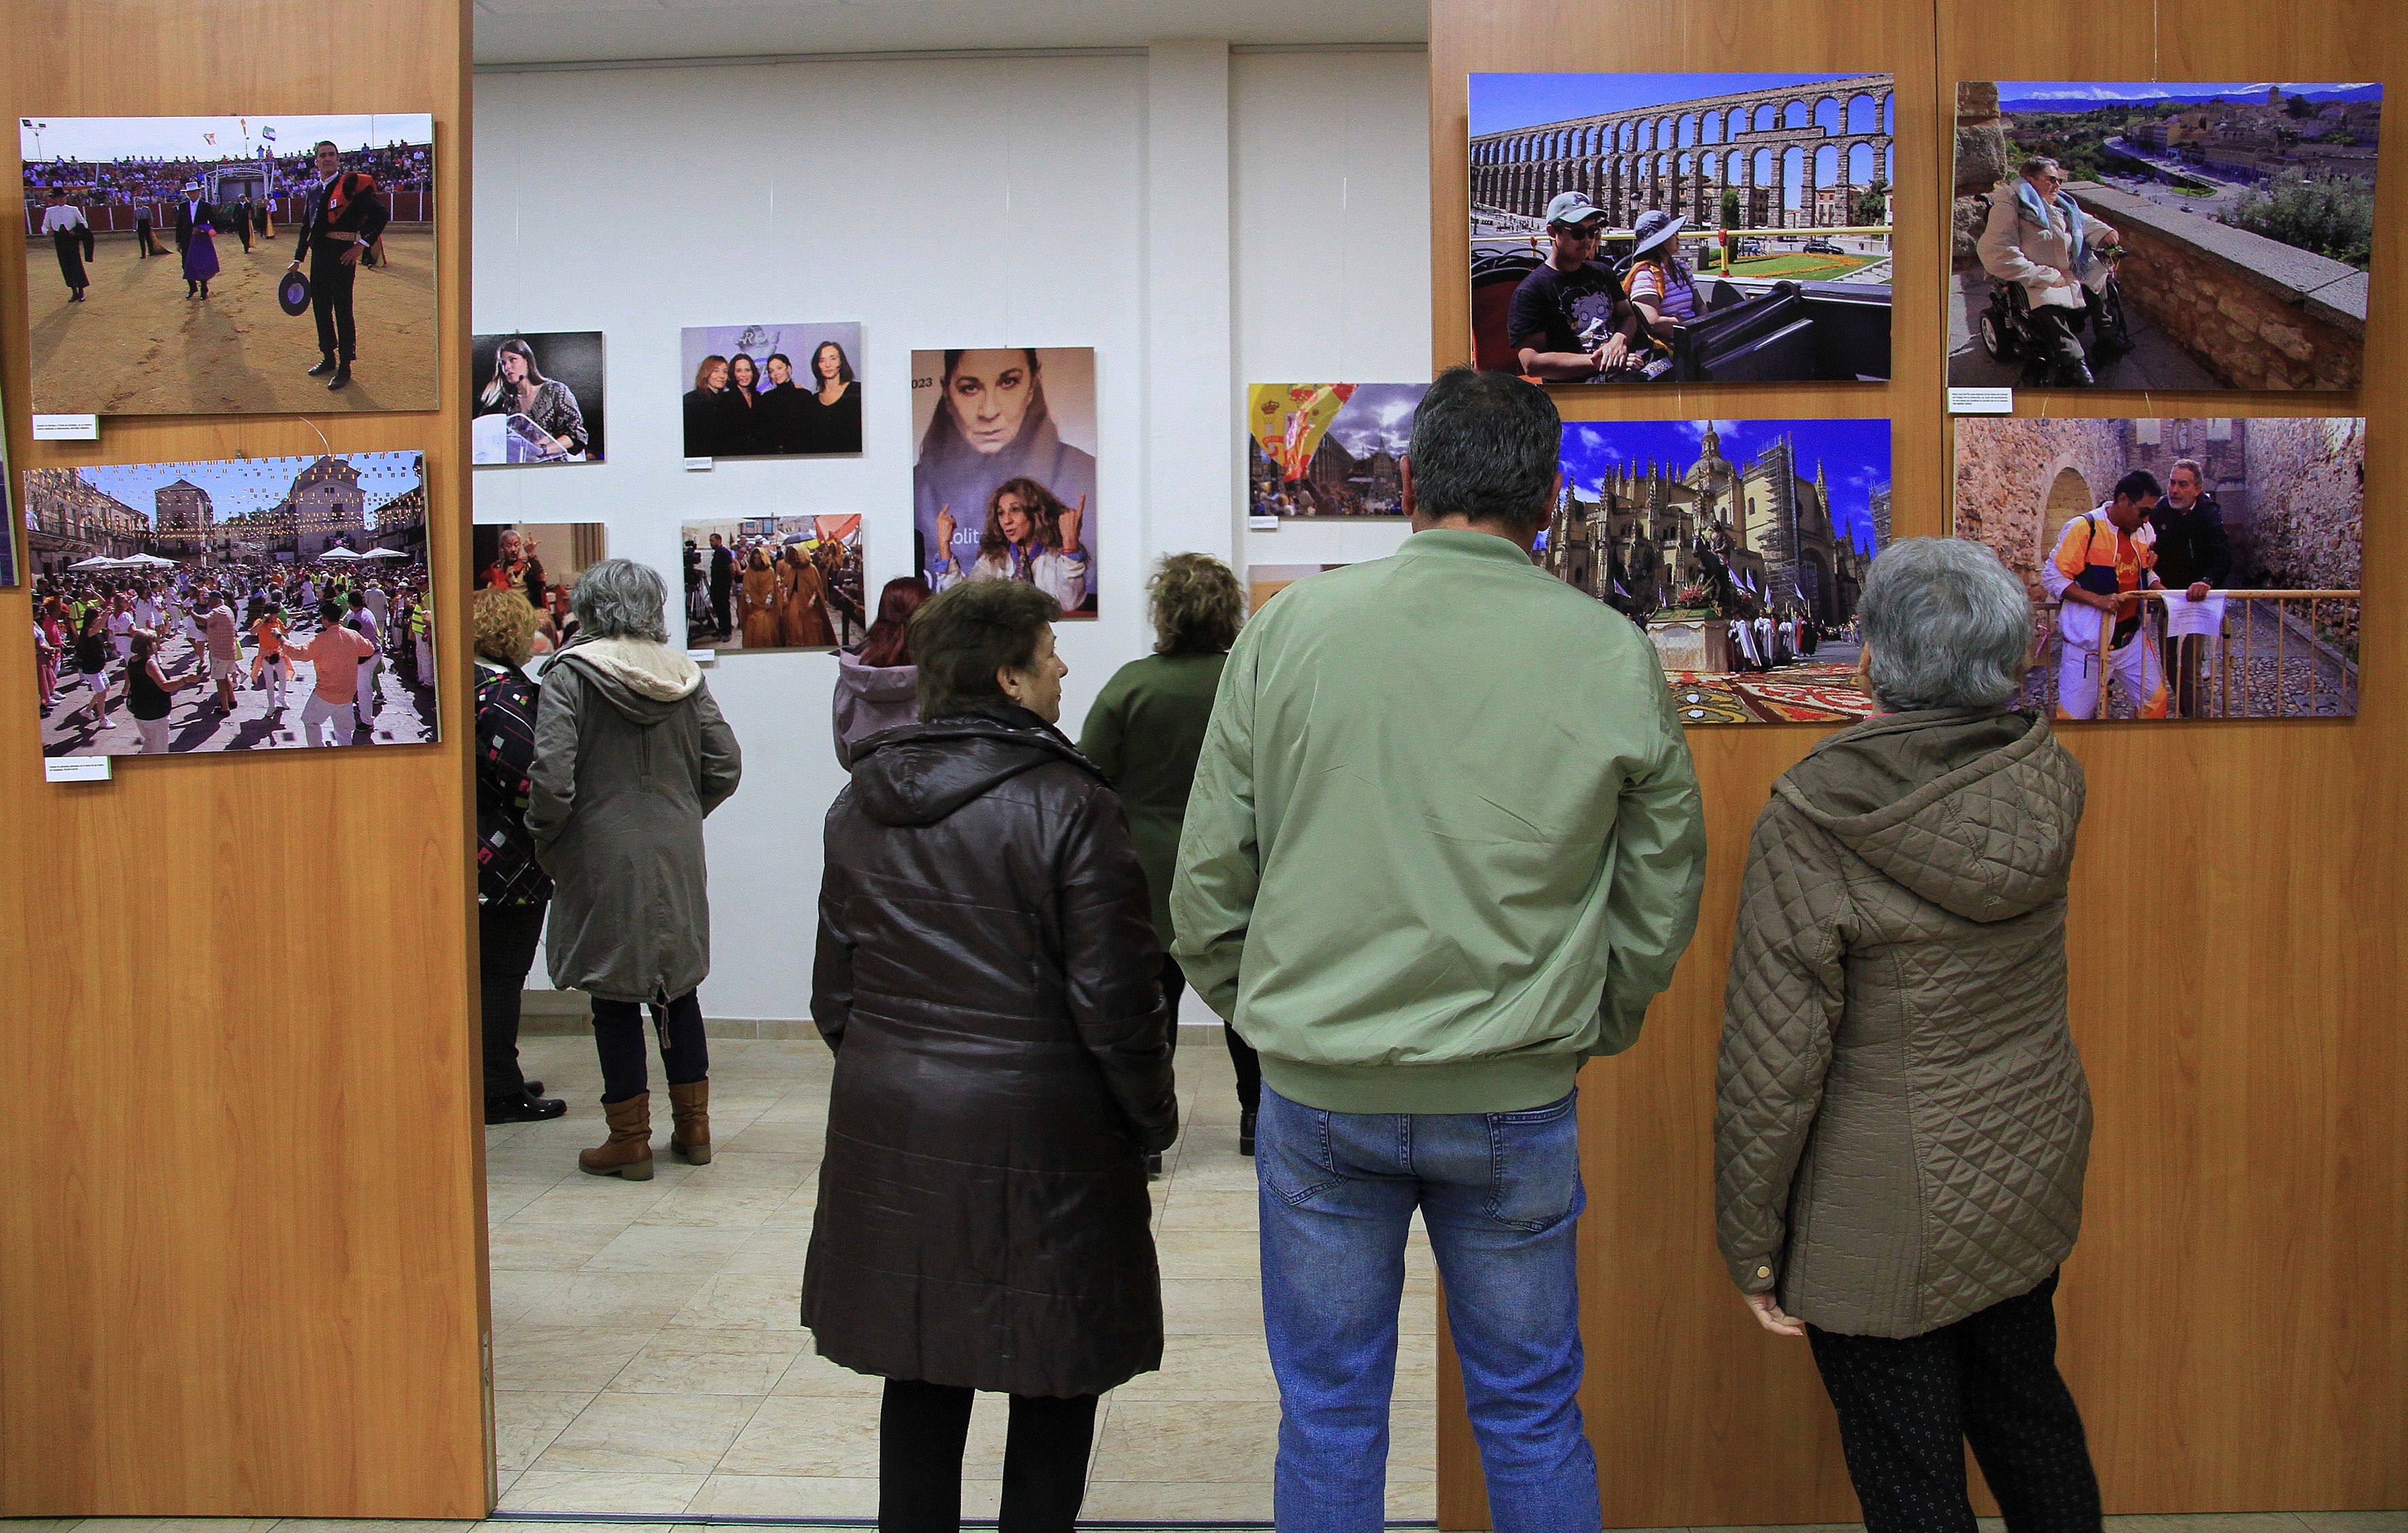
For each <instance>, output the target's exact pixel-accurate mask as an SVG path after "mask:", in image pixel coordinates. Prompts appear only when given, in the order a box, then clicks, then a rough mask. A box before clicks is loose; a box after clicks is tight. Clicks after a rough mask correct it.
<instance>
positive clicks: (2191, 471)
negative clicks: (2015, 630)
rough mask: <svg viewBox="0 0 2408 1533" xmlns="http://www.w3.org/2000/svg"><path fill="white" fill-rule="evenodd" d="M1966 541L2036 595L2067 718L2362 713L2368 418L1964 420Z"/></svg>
mask: <svg viewBox="0 0 2408 1533" xmlns="http://www.w3.org/2000/svg"><path fill="white" fill-rule="evenodd" d="M1956 430H1957V473H1956V493H1955V502H1954V524H1953V528H1952V530H1953V531H1954V533H1955V535H1956V536H1957V537H1970V538H1971V539H1973V540H1974V541H1976V542H1979V543H1982V544H1984V545H1985V546H1986V547H1987V548H1989V549H1990V551H1991V552H1994V553H1996V554H1998V556H1999V558H2000V561H2001V562H2003V563H2004V564H2005V565H2006V566H2007V567H2008V568H2009V569H2012V570H2014V572H2015V573H2016V574H2018V575H2020V576H2022V577H2023V579H2024V583H2025V585H2026V586H2027V587H2028V589H2029V590H2030V592H2031V596H2032V609H2033V612H2034V615H2035V633H2034V648H2033V653H2034V656H2035V659H2036V661H2037V664H2036V665H2035V666H2034V667H2033V669H2032V672H2031V675H2030V676H2029V677H2028V679H2027V680H2026V681H2025V686H2024V705H2025V706H2027V707H2031V708H2041V709H2047V710H2049V711H2050V712H2051V713H2053V714H2054V715H2055V716H2056V717H2057V718H2059V719H2086V720H2101V721H2105V720H2125V721H2128V720H2136V719H2138V720H2147V719H2300V718H2347V717H2350V716H2353V715H2355V714H2356V713H2357V712H2358V631H2359V630H2358V624H2359V621H2360V618H2361V616H2362V614H2363V610H2364V594H2363V593H2362V592H2361V591H2360V589H2359V586H2358V579H2359V560H2358V552H2359V540H2360V537H2361V536H2362V533H2363V530H2364V522H2365V500H2366V422H2365V421H2364V419H2362V418H2360V417H2357V416H2314V415H2309V416H2283V417H2272V418H2269V417H2259V418H2257V419H2251V420H2242V419H2218V418H2211V417H2196V416H2169V417H2155V416H2143V417H2139V418H2134V419H2114V418H2110V419H2099V420H2043V419H2038V418H2032V417H2012V416H1995V417H1964V418H1959V419H1958V420H1957V423H1956Z"/></svg>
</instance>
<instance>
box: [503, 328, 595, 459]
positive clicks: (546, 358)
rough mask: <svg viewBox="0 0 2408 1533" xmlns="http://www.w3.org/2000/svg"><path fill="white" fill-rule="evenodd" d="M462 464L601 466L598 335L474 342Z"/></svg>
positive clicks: (564, 334) (587, 332)
mask: <svg viewBox="0 0 2408 1533" xmlns="http://www.w3.org/2000/svg"><path fill="white" fill-rule="evenodd" d="M472 368H473V371H472V373H471V376H472V377H475V378H477V379H480V380H482V383H481V386H480V388H479V390H478V392H477V396H476V419H475V421H474V422H473V423H472V424H471V427H470V431H471V435H472V438H473V440H472V450H471V452H470V461H471V462H473V463H475V464H478V465H480V466H486V465H494V464H561V463H600V462H601V461H602V335H601V332H599V331H595V330H582V331H563V332H558V333H555V334H552V335H519V336H480V337H477V341H476V347H475V352H474V356H473V359H472Z"/></svg>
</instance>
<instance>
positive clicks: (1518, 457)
mask: <svg viewBox="0 0 2408 1533" xmlns="http://www.w3.org/2000/svg"><path fill="white" fill-rule="evenodd" d="M1563 437H1564V423H1563V417H1561V416H1560V415H1558V414H1556V413H1555V401H1554V400H1552V399H1550V398H1548V397H1547V391H1546V390H1544V389H1541V388H1539V387H1537V386H1536V385H1534V384H1530V383H1525V382H1523V381H1522V380H1520V379H1519V378H1516V377H1514V376H1513V375H1512V373H1483V372H1474V371H1473V370H1472V369H1471V368H1469V367H1449V368H1448V369H1447V370H1446V371H1444V372H1442V373H1441V374H1439V376H1438V381H1436V382H1435V383H1432V384H1431V385H1430V386H1429V392H1428V393H1426V394H1423V395H1422V402H1421V406H1420V408H1417V409H1415V410H1414V411H1413V434H1412V446H1411V447H1410V448H1408V449H1407V450H1406V456H1407V458H1408V459H1409V461H1410V462H1411V463H1412V475H1413V503H1414V509H1415V511H1416V512H1418V513H1419V514H1420V515H1421V516H1423V517H1424V518H1426V519H1427V520H1430V521H1439V520H1441V519H1443V518H1446V517H1450V516H1460V517H1464V518H1466V519H1468V520H1469V521H1473V522H1492V523H1502V524H1503V525H1505V526H1507V527H1509V528H1512V530H1514V531H1516V532H1527V531H1535V530H1536V529H1537V528H1538V525H1539V523H1541V522H1543V521H1545V520H1546V519H1547V515H1548V513H1549V512H1550V511H1552V510H1553V509H1555V506H1554V501H1555V473H1556V469H1557V466H1558V464H1559V462H1560V461H1561V458H1562V455H1563Z"/></svg>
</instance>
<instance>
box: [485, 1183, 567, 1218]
mask: <svg viewBox="0 0 2408 1533" xmlns="http://www.w3.org/2000/svg"><path fill="white" fill-rule="evenodd" d="M559 1184H560V1183H559V1180H558V1179H557V1178H554V1179H553V1180H552V1181H550V1182H541V1181H533V1180H529V1179H525V1178H518V1177H493V1176H488V1177H487V1178H486V1179H485V1224H486V1225H487V1227H489V1228H490V1227H492V1226H494V1225H499V1224H500V1223H501V1222H502V1221H503V1220H505V1219H508V1218H509V1217H510V1216H511V1215H512V1214H515V1213H517V1212H519V1211H521V1210H523V1209H524V1208H525V1207H526V1206H527V1205H528V1204H530V1203H532V1202H534V1201H535V1200H536V1199H537V1198H538V1197H541V1196H543V1195H544V1194H546V1193H548V1192H550V1191H552V1188H554V1187H556V1186H558V1185H559Z"/></svg>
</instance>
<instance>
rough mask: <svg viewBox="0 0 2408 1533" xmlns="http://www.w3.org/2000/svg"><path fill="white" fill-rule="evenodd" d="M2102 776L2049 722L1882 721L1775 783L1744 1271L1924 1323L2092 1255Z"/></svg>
mask: <svg viewBox="0 0 2408 1533" xmlns="http://www.w3.org/2000/svg"><path fill="white" fill-rule="evenodd" d="M2082 806H2083V778H2082V768H2081V766H2080V765H2079V764H2078V763H2076V762H2075V761H2074V760H2073V758H2072V757H2071V755H2069V754H2068V753H2067V752H2066V751H2065V749H2064V748H2063V747H2062V746H2061V745H2059V744H2058V743H2057V738H2056V736H2055V735H2054V734H2052V733H2051V732H2050V730H2049V727H2048V725H2047V724H2046V723H2044V722H2043V721H2042V720H2041V719H2040V718H2039V717H2038V716H2037V715H2036V714H2031V713H2004V712H1999V711H1995V710H1987V709H1974V710H1966V709H1933V710H1928V711H1923V712H1914V713H1899V714H1891V715H1886V716H1883V717H1877V718H1874V719H1871V720H1869V721H1868V722H1866V723H1864V724H1857V725H1856V726H1855V727H1853V728H1850V729H1846V730H1842V732H1840V733H1839V734H1836V735H1834V736H1832V737H1830V738H1828V739H1826V740H1825V741H1824V742H1823V743H1822V744H1821V745H1819V746H1817V747H1816V748H1815V749H1814V751H1813V752H1811V753H1810V754H1809V755H1808V756H1807V758H1806V759H1805V760H1804V761H1802V762H1800V763H1799V765H1798V766H1795V767H1793V768H1791V769H1790V770H1789V772H1788V773H1786V774H1785V776H1783V778H1782V779H1781V781H1779V782H1777V783H1775V784H1774V786H1773V795H1772V801H1771V802H1770V804H1768V805H1767V806H1766V807H1765V809H1764V812H1763V813H1762V814H1760V815H1758V816H1757V818H1756V833H1755V838H1754V839H1753V841H1752V842H1751V843H1750V845H1749V848H1748V862H1747V873H1746V878H1745V881H1743V883H1742V886H1741V890H1740V914H1739V930H1738V937H1737V940H1736V942H1735V943H1734V945H1733V948H1732V951H1731V967H1730V981H1729V985H1728V988H1727V992H1726V998H1725V1003H1724V1020H1723V1042H1722V1064H1721V1068H1720V1071H1719V1072H1718V1076H1717V1082H1716V1095H1717V1101H1716V1110H1715V1114H1714V1164H1715V1202H1716V1212H1717V1226H1718V1227H1717V1233H1718V1235H1719V1238H1720V1242H1721V1246H1722V1254H1723V1259H1724V1261H1725V1262H1726V1263H1727V1264H1728V1266H1729V1268H1730V1274H1731V1277H1732V1279H1733V1280H1734V1281H1735V1282H1738V1284H1739V1285H1740V1287H1741V1288H1742V1290H1744V1291H1746V1292H1748V1293H1766V1292H1771V1293H1774V1294H1777V1295H1778V1297H1779V1299H1780V1303H1781V1306H1782V1308H1783V1309H1784V1310H1785V1311H1788V1312H1789V1313H1790V1314H1792V1315H1794V1316H1796V1317H1798V1318H1799V1319H1801V1320H1806V1321H1810V1322H1812V1323H1813V1324H1814V1325H1819V1326H1821V1327H1822V1328H1824V1329H1825V1330H1829V1331H1840V1332H1845V1333H1848V1334H1852V1335H1861V1336H1886V1337H1905V1336H1919V1335H1921V1334H1923V1333H1924V1332H1927V1331H1931V1330H1936V1329H1938V1328H1939V1327H1940V1326H1942V1325H1948V1324H1950V1323H1952V1322H1954V1321H1957V1320H1961V1319H1963V1318H1964V1317H1965V1316H1967V1315H1970V1314H1972V1313H1975V1312H1976V1311H1981V1310H1985V1309H1987V1308H1989V1307H1990V1306H1991V1305H1993V1304H1996V1303H1998V1302H2000V1300H2002V1299H2009V1298H2013V1297H2016V1296H2017V1295H2020V1294H2024V1293H2028V1292H2029V1291H2030V1290H2032V1289H2033V1288H2035V1287H2037V1286H2038V1285H2039V1284H2040V1283H2041V1282H2043V1281H2044V1280H2045V1279H2046V1278H2047V1277H2048V1276H2049V1274H2050V1273H2052V1272H2054V1271H2055V1270H2056V1269H2057V1265H2058V1264H2059V1263H2061V1262H2062V1261H2064V1259H2065V1257H2066V1254H2068V1253H2069V1252H2071V1250H2072V1249H2073V1240H2074V1236H2075V1234H2076V1233H2077V1232H2078V1230H2079V1229H2080V1227H2081V1224H2082V1179H2083V1172H2084V1169H2085V1166H2086V1165H2087V1163H2088V1159H2089V1149H2090V1093H2089V1087H2088V1085H2087V1084H2086V1083H2085V1080H2084V1078H2083V1072H2082V1060H2081V1057H2080V1055H2079V1054H2078V1053H2076V1052H2075V1050H2074V1046H2073V1038H2072V1034H2071V1031H2070V1030H2069V1029H2068V1026H2067V1022H2066V980H2065V910H2066V880H2067V875H2068V872H2069V871H2070V869H2071V866H2072V862H2073V850H2074V834H2075V830H2076V828H2077V827H2078V826H2079V824H2081V820H2082Z"/></svg>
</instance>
